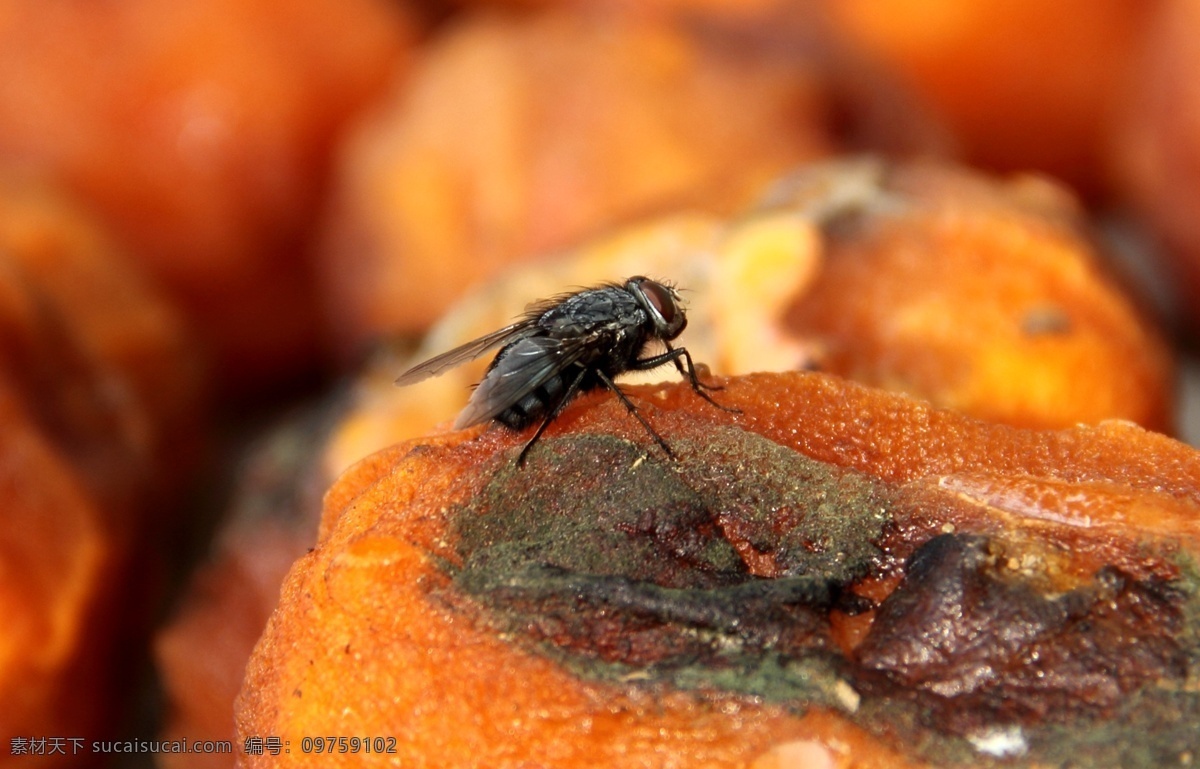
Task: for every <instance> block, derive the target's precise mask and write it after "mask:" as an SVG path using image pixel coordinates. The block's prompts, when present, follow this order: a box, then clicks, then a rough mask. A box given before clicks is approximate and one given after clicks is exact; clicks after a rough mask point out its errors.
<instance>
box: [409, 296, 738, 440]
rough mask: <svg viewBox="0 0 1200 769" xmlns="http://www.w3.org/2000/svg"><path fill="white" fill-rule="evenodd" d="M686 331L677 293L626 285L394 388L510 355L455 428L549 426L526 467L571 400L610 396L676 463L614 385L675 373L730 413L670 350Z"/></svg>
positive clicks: (429, 367) (423, 368) (511, 330)
mask: <svg viewBox="0 0 1200 769" xmlns="http://www.w3.org/2000/svg"><path fill="white" fill-rule="evenodd" d="M686 326H687V316H686V315H685V313H684V311H683V307H682V304H681V302H680V298H679V295H678V294H677V293H676V292H675V290H674V289H673V288H672V287H670V286H668V285H665V284H663V283H659V282H657V281H653V280H650V279H649V278H644V277H641V276H638V277H633V278H630V279H629V280H627V281H625V282H624V283H623V284H617V283H609V284H605V285H602V286H598V287H596V288H589V289H584V290H582V291H577V292H575V293H572V294H564V295H562V296H558V297H555V298H553V299H550V300H548V301H545V302H542V303H540V304H538V305H536V306H534V307H533V308H531V309H530V311H529V312H528V313H526V315H525V317H524V318H523V319H522V320H520V321H518V322H516V323H514V324H512V325H511V326H506V327H505V328H502V329H500V330H499V331H495V332H493V333H491V334H488V335H487V336H483V337H480V338H479V339H476V340H474V341H472V342H468V343H467V344H465V345H463V346H461V347H457V348H455V349H453V350H450V351H449V352H446V353H443V354H441V355H439V356H437V357H435V358H431V359H430V360H428V361H425V362H424V363H421V364H419V365H417V366H414V367H413V368H411V369H409V370H408V371H406V372H405V373H404V374H402V375H401V376H400V378H399V379H397V380H396V384H397V385H401V386H404V385H409V384H412V383H414V382H418V381H420V380H422V379H425V378H427V377H431V376H436V375H438V374H441V373H442V372H444V371H446V370H447V369H450V368H452V367H454V366H457V365H459V364H461V363H465V362H466V361H468V360H472V359H474V358H477V357H479V356H480V355H482V354H483V353H485V352H487V351H488V350H490V349H492V348H494V347H500V346H501V345H503V346H502V347H501V349H500V352H499V353H498V354H497V355H496V358H495V359H494V360H493V361H492V364H491V365H490V366H489V367H488V370H487V373H486V374H484V377H483V379H482V380H481V381H480V382H479V384H478V385H477V386H476V388H475V392H474V393H472V395H471V400H470V401H469V402H468V403H467V407H466V408H465V409H463V412H462V413H461V414H460V415H459V417H458V420H457V421H456V422H455V427H458V428H462V427H470V426H471V425H476V424H480V423H483V422H486V421H488V420H495V421H497V422H499V423H501V424H503V425H505V426H506V427H509V428H511V429H513V430H522V429H524V428H526V427H528V426H529V425H531V424H533V423H534V422H535V421H536V420H538V419H541V424H540V425H539V426H538V429H537V431H536V432H535V433H534V434H533V437H532V438H530V439H529V441H528V442H527V443H526V444H525V447H524V448H523V449H522V450H521V454H520V456H519V458H518V461H524V459H525V455H526V454H527V453H528V451H529V449H530V448H531V447H532V446H533V444H534V443H536V442H537V439H538V438H539V437H540V436H541V434H542V432H543V431H544V430H545V429H546V427H547V426H548V425H549V424H550V423H551V422H552V421H554V418H555V417H557V416H558V415H559V413H561V411H562V410H563V408H564V407H565V406H566V405H567V403H569V402H570V401H571V399H573V398H574V397H575V396H576V395H578V394H579V393H584V392H589V391H591V390H596V389H599V388H601V387H605V388H608V389H609V390H612V391H613V393H614V394H616V396H617V397H618V398H620V400H621V402H622V403H623V404H624V405H625V408H627V409H628V410H629V412H630V413H631V414H633V416H634V417H635V418H637V420H638V421H639V422H641V424H642V426H643V427H645V428H646V431H647V432H649V433H650V435H651V436H652V437H653V438H654V439H655V441H657V442H658V445H659V446H661V447H662V449H663V451H665V452H666V453H667V454H668V455H672V456H673V453H672V451H671V448H670V446H668V445H667V442H666V441H664V440H663V439H662V437H661V436H660V435H659V434H658V433H656V432H655V431H654V429H653V428H652V427H651V426H650V424H649V423H648V422H646V420H645V418H643V417H642V415H641V414H640V413H639V412H638V410H637V408H636V407H635V406H634V405H633V403H631V402H630V400H629V398H628V397H627V396H626V395H625V393H624V392H622V391H621V388H619V387H617V385H616V383H615V382H614V381H613V380H614V379H615V378H616V377H617V376H619V375H620V374H622V373H624V372H626V371H645V370H648V369H652V368H657V367H659V366H662V365H664V364H666V363H673V364H674V365H675V368H676V369H678V370H679V373H680V374H683V375H685V376H687V377H688V380H689V381H690V382H691V385H692V389H693V390H695V391H696V393H698V394H699V395H700V396H701V397H703V398H704V399H705V400H707V401H708V402H709V403H712V404H713V405H714V406H717V407H718V408H722V409H725V407H724V406H721V405H720V404H718V403H716V402H715V401H713V400H712V398H710V397H709V395H708V394H707V393H706V392H704V389H710V390H712V389H719V388H716V387H713V386H710V385H705V384H703V383H702V382H700V380H699V379H698V378H697V376H696V367H695V365H694V364H693V362H692V356H691V355H690V354H689V353H688V351H687V349H686V348H684V347H672V346H671V340H673V339H675V338H676V337H678V336H679V334H680V333H681V332H682V331H683V329H684V328H685V327H686ZM651 342H659V343H661V344H662V345H663V346H664V347H665V348H666V351H665V352H663V353H661V354H659V355H652V356H649V357H646V358H642V357H639V356H640V355H641V354H642V352H643V350H644V349H645V347H646V346H647V345H648V344H650V343H651ZM685 363H686V366H685ZM725 410H726V411H734V409H725Z"/></svg>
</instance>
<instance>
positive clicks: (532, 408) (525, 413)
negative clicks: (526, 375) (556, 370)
mask: <svg viewBox="0 0 1200 769" xmlns="http://www.w3.org/2000/svg"><path fill="white" fill-rule="evenodd" d="M572 375H573V376H574V375H576V374H575V373H574V372H572ZM566 387H567V384H566V382H565V381H564V380H563V375H562V374H555V375H554V376H552V377H550V378H549V379H547V380H546V381H545V382H543V383H542V384H541V385H540V386H539V387H538V388H537V389H535V390H534V391H533V392H531V393H529V394H528V395H526V396H525V397H524V398H522V399H521V400H519V401H517V402H516V403H514V404H513V405H511V406H509V407H508V408H506V409H505V410H504V411H501V412H500V413H499V414H498V415H497V416H496V421H497V422H500V423H501V424H503V425H506V426H508V427H511V428H512V429H514V430H523V429H525V428H526V427H528V426H529V425H530V424H531V423H532V422H534V421H535V420H537V419H538V418H540V417H542V416H544V415H546V414H548V413H549V412H550V411H551V410H552V409H553V408H554V407H555V406H556V405H558V401H559V399H560V398H562V397H563V395H564V394H565V393H564V391H565V390H566Z"/></svg>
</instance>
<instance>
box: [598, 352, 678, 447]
mask: <svg viewBox="0 0 1200 769" xmlns="http://www.w3.org/2000/svg"><path fill="white" fill-rule="evenodd" d="M596 376H598V377H599V378H600V381H601V382H603V383H604V386H605V387H607V388H608V389H610V390H612V391H613V393H615V394H616V396H617V397H618V398H620V399H621V403H622V404H624V406H625V408H626V409H628V411H629V413H630V414H633V416H634V419H636V420H637V421H639V422H641V423H642V427H644V428H646V432H648V433H650V437H651V438H653V439H654V440H655V441H656V442H657V443H658V445H659V446H661V447H662V450H663V451H664V452H665V453H666V455H667V456H668V457H670V458H671V459H674V458H675V452H674V451H672V450H671V447H670V446H668V445H667V442H666V441H665V440H663V437H662V436H661V435H659V434H658V433H656V432H655V431H654V428H653V427H651V426H650V423H649V422H647V421H646V418H645V417H643V416H642V414H641V412H640V411H638V410H637V406H634V405H633V403H632V402H631V401H630V400H629V396H627V395H625V393H624V392H622V391H621V388H620V387H617V384H616V382H614V381H613V380H612V379H610V378H609V377H608V375H607V374H605V373H604V372H603V371H601V370H599V369H596Z"/></svg>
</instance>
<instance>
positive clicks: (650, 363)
mask: <svg viewBox="0 0 1200 769" xmlns="http://www.w3.org/2000/svg"><path fill="white" fill-rule="evenodd" d="M680 358H682V359H683V361H681V360H680ZM667 361H670V362H671V363H674V364H675V368H676V370H678V371H679V374H680V375H681V376H686V377H687V379H688V381H689V382H690V383H691V385H692V389H693V390H695V392H696V394H697V395H699V396H700V397H701V398H703V399H704V400H706V401H708V402H709V403H711V404H712V405H714V406H716V407H717V408H719V409H721V410H722V411H728V412H729V413H731V414H740V413H742V410H741V409H735V408H731V407H729V406H722V405H721V404H720V403H717V402H716V401H715V400H713V399H712V396H710V395H709V394H708V393H706V392H704V391H705V390H724V389H725V388H724V387H722V386H720V385H708V384H704V383H703V382H701V381H700V377H698V376H696V364H695V363H693V362H692V354H691V353H689V352H688V351H687V348H686V347H672V346H671V345H670V344H669V343H668V344H667V351H666V352H664V353H662V354H661V355H654V356H651V357H649V358H643V359H642V360H639V361H635V362H634V364H633V365H632V366H630V368H631V369H633V370H634V371H647V370H649V369H652V368H658V367H659V366H661V365H662V364H664V363H666V362H667ZM684 361H686V362H687V366H686V367H685V366H684V363H683V362H684Z"/></svg>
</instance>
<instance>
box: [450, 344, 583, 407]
mask: <svg viewBox="0 0 1200 769" xmlns="http://www.w3.org/2000/svg"><path fill="white" fill-rule="evenodd" d="M588 342H589V340H588V339H587V338H584V339H578V338H575V339H559V338H555V337H548V336H532V337H526V338H524V339H519V340H517V341H516V342H513V343H512V346H510V347H507V348H505V350H504V352H503V353H502V354H501V355H500V357H498V358H497V359H496V362H495V363H494V364H492V368H491V370H489V371H488V373H487V376H485V377H484V378H483V381H482V382H480V383H479V385H478V386H477V387H476V388H475V392H473V393H471V400H470V401H469V402H468V403H467V407H466V408H464V409H463V411H462V413H461V414H459V415H458V420H457V421H455V423H454V427H455V429H461V428H463V427H470V426H471V425H477V424H481V423H483V422H486V421H488V420H489V419H494V418H495V417H497V416H499V415H500V414H501V413H502V412H503V411H504V410H505V409H507V408H509V407H510V406H513V405H515V404H517V403H519V402H520V401H521V399H523V398H524V397H525V396H527V395H529V394H530V393H532V392H533V391H534V390H536V389H537V388H539V387H541V386H542V385H543V384H545V383H546V382H547V381H549V380H550V379H551V378H552V377H554V376H555V375H557V374H560V373H562V372H563V370H564V369H566V368H567V367H568V366H570V365H571V364H573V363H575V362H577V361H578V360H579V359H580V358H581V357H582V356H583V353H584V351H585V350H586V349H587V345H588Z"/></svg>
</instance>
